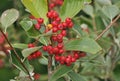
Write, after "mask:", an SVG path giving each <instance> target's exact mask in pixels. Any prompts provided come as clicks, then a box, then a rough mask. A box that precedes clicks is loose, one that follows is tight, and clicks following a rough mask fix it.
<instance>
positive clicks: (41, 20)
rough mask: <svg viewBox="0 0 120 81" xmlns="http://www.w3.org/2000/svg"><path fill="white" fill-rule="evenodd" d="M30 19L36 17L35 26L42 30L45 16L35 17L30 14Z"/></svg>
mask: <svg viewBox="0 0 120 81" xmlns="http://www.w3.org/2000/svg"><path fill="white" fill-rule="evenodd" d="M30 19H34V20H36V21H37V23H36V24H35V25H34V27H35V29H36V30H40V28H41V25H42V24H43V22H44V19H43V18H35V17H34V16H30Z"/></svg>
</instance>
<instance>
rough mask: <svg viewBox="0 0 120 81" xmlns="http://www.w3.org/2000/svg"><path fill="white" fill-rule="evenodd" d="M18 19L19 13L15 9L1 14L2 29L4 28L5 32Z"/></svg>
mask: <svg viewBox="0 0 120 81" xmlns="http://www.w3.org/2000/svg"><path fill="white" fill-rule="evenodd" d="M18 17H19V12H18V10H16V9H8V10H6V11H4V12H3V13H2V16H1V18H0V22H1V24H2V26H3V27H5V31H6V29H7V27H9V26H10V25H12V24H13V23H14V22H15V21H16V20H17V19H18Z"/></svg>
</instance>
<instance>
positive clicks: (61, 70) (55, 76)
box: [50, 65, 73, 81]
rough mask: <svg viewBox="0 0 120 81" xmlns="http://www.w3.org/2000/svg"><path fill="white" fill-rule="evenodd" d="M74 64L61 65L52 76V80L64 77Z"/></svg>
mask: <svg viewBox="0 0 120 81" xmlns="http://www.w3.org/2000/svg"><path fill="white" fill-rule="evenodd" d="M72 68H73V66H69V67H68V66H65V65H63V66H61V67H60V68H59V69H57V70H56V72H55V73H54V74H53V75H52V76H51V78H50V81H56V80H57V79H59V78H61V77H63V76H64V75H65V74H67V73H68V72H70V71H71V70H72Z"/></svg>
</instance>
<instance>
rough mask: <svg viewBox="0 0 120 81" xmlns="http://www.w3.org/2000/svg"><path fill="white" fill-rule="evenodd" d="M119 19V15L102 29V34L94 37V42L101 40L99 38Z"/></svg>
mask: <svg viewBox="0 0 120 81" xmlns="http://www.w3.org/2000/svg"><path fill="white" fill-rule="evenodd" d="M119 18H120V14H119V15H118V16H117V17H116V18H115V19H114V20H113V21H112V22H111V23H110V24H109V25H108V26H107V27H106V29H104V30H103V31H102V33H100V34H99V35H98V36H97V37H96V39H95V40H98V39H99V38H101V37H102V36H103V35H104V33H105V32H107V31H108V30H109V29H110V28H111V26H112V25H113V24H114V23H115V22H116V21H117V20H118V19H119Z"/></svg>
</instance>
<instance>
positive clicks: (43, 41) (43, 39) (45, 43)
mask: <svg viewBox="0 0 120 81" xmlns="http://www.w3.org/2000/svg"><path fill="white" fill-rule="evenodd" d="M39 41H40V42H41V43H42V44H44V45H46V46H47V45H48V44H49V41H50V38H47V37H43V36H42V37H40V39H39Z"/></svg>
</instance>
